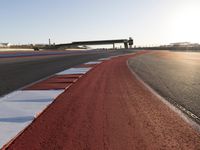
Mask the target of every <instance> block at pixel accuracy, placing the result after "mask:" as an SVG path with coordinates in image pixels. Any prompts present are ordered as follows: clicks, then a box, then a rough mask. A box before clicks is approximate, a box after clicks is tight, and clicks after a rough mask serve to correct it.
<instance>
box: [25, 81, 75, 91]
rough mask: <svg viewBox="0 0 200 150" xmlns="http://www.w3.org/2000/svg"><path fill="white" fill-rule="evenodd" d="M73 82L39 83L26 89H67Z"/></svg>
mask: <svg viewBox="0 0 200 150" xmlns="http://www.w3.org/2000/svg"><path fill="white" fill-rule="evenodd" d="M70 85H71V83H38V84H34V85H32V86H30V87H28V88H26V89H25V90H60V89H66V88H68V87H69V86H70Z"/></svg>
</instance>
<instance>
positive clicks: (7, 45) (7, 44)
mask: <svg viewBox="0 0 200 150" xmlns="http://www.w3.org/2000/svg"><path fill="white" fill-rule="evenodd" d="M9 46H10V44H9V43H0V48H6V47H9Z"/></svg>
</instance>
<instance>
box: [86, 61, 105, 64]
mask: <svg viewBox="0 0 200 150" xmlns="http://www.w3.org/2000/svg"><path fill="white" fill-rule="evenodd" d="M100 63H102V61H90V62H87V63H85V65H95V64H100Z"/></svg>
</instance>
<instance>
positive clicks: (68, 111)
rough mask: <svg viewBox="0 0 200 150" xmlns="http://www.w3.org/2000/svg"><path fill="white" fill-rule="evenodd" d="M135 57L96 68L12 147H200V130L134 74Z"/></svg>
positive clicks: (112, 149)
mask: <svg viewBox="0 0 200 150" xmlns="http://www.w3.org/2000/svg"><path fill="white" fill-rule="evenodd" d="M135 56H136V55H135ZM130 57H133V56H130V55H129V56H124V57H119V58H114V59H112V60H109V61H105V62H104V63H102V64H100V65H97V66H96V67H95V68H93V69H92V70H91V71H90V72H88V73H87V74H86V75H84V76H83V77H82V78H80V79H79V81H77V82H76V83H75V84H74V85H72V86H71V87H70V88H69V89H68V90H67V91H66V92H64V93H63V94H61V95H60V96H59V97H58V98H57V99H56V100H55V101H54V103H53V104H52V105H50V107H48V108H47V109H46V111H45V112H44V113H43V114H42V115H40V116H39V117H38V118H37V119H36V120H35V121H34V122H33V123H32V124H31V125H30V126H29V127H28V128H27V129H26V130H25V131H24V132H23V133H22V134H21V135H20V136H19V137H18V138H17V139H16V140H15V141H14V142H13V143H12V144H11V145H10V146H9V147H8V149H15V150H22V149H37V150H40V149H41V150H43V149H48V150H51V149H66V150H141V149H142V150H143V149H152V150H156V149H166V150H169V149H170V150H172V149H174V150H177V149H185V150H198V149H199V148H200V134H199V133H198V132H197V131H195V130H194V129H193V128H192V127H191V126H190V125H188V124H187V123H186V122H185V121H184V120H183V119H182V118H181V117H180V116H179V115H178V114H177V113H175V112H174V111H172V110H171V109H170V108H169V107H168V106H167V105H165V104H164V103H163V102H162V101H161V100H160V99H158V97H156V96H155V95H153V94H152V93H151V92H150V91H149V90H148V89H147V88H146V87H144V85H143V84H141V83H140V82H139V81H138V80H137V79H136V77H135V76H133V74H132V73H131V71H130V70H129V69H128V67H127V64H126V61H127V60H128V58H130Z"/></svg>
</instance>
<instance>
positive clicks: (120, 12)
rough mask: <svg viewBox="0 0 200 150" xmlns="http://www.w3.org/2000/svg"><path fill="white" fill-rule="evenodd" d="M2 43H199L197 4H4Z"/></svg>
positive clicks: (130, 0) (153, 0)
mask: <svg viewBox="0 0 200 150" xmlns="http://www.w3.org/2000/svg"><path fill="white" fill-rule="evenodd" d="M0 17H1V19H2V21H1V25H0V27H1V28H0V32H1V34H0V42H9V43H12V44H28V43H48V39H49V38H51V41H52V43H54V42H55V43H70V42H73V41H87V40H104V39H122V38H126V39H127V38H129V37H132V38H134V41H135V44H136V45H138V46H145V45H164V44H169V43H175V42H192V43H200V37H199V36H200V29H199V26H200V21H198V18H199V17H200V1H198V0H176V1H173V0H168V1H166V0H141V1H136V0H123V1H122V0H110V1H106V0H101V1H97V0H93V1H92V0H85V1H81V0H73V1H72V0H67V1H66V0H43V1H40V0H34V1H33V0H20V1H18V0H2V1H1V5H0Z"/></svg>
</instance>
